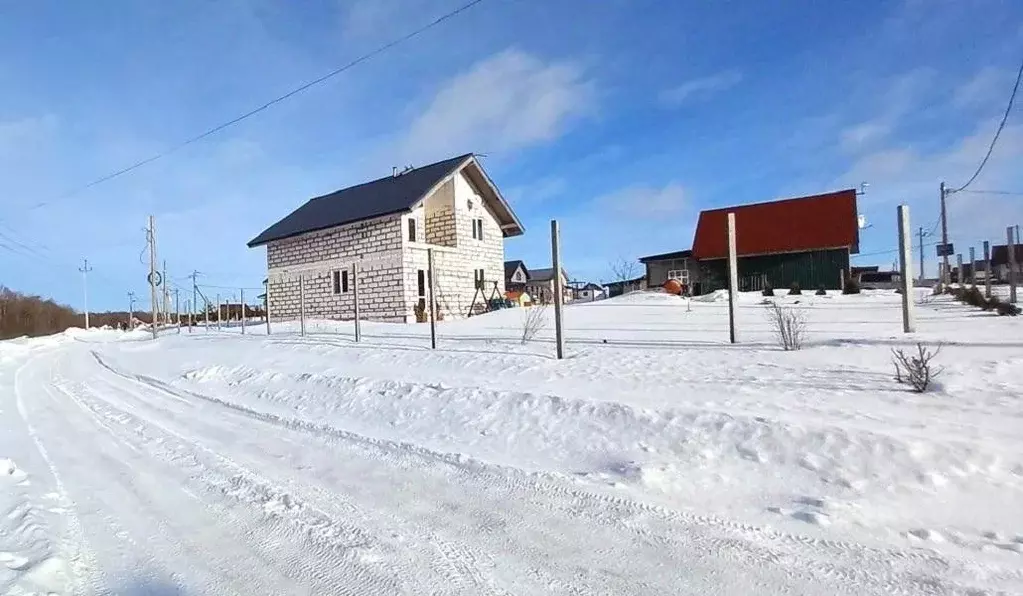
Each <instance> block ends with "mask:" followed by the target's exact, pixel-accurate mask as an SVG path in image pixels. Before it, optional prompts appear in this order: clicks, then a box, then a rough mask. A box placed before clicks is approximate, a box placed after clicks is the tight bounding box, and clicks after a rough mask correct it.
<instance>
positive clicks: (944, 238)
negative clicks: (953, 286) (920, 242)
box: [941, 182, 951, 286]
mask: <svg viewBox="0 0 1023 596" xmlns="http://www.w3.org/2000/svg"><path fill="white" fill-rule="evenodd" d="M947 195H948V190H947V189H946V188H945V183H944V182H942V183H941V245H942V246H941V254H942V263H943V267H942V271H941V285H942V286H944V285H946V284H947V283H949V282H950V281H951V279H950V278H949V271H948V217H947V215H946V213H945V197H946V196H947Z"/></svg>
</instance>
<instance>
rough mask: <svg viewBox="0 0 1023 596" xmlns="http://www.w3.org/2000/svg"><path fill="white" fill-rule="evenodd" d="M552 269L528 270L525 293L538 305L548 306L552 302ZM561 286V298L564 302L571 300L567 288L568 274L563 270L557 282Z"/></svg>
mask: <svg viewBox="0 0 1023 596" xmlns="http://www.w3.org/2000/svg"><path fill="white" fill-rule="evenodd" d="M554 278H555V275H554V269H551V268H547V269H532V270H529V273H528V279H527V280H526V292H528V293H529V295H530V296H532V297H533V300H535V301H536V302H539V303H540V304H550V303H552V302H554V284H555V283H556V282H555V279H554ZM557 283H560V284H561V288H562V296H563V300H564V301H566V302H567V301H569V300H570V299H571V294H572V293H571V289H570V288H569V287H568V274H567V273H565V270H564V269H562V270H561V275H560V276H559V279H558V282H557Z"/></svg>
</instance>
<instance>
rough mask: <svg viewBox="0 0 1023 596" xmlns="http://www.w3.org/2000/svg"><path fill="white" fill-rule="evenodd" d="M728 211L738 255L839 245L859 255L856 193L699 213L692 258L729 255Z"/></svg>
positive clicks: (845, 192) (819, 196)
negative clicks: (732, 223)
mask: <svg viewBox="0 0 1023 596" xmlns="http://www.w3.org/2000/svg"><path fill="white" fill-rule="evenodd" d="M729 213H735V244H736V250H737V252H738V254H739V256H750V255H761V254H772V253H786V252H802V251H807V250H818V249H825V248H843V247H848V248H849V250H850V251H851V252H853V253H857V252H859V243H860V234H859V224H858V221H857V214H856V190H855V189H849V190H841V191H838V192H831V193H826V194H821V195H814V196H809V197H798V198H794V199H784V200H781V201H771V202H767V203H755V204H752V205H739V206H736V207H726V208H723V209H712V210H710V211H701V212H700V220H699V222H697V224H696V237H695V238H694V239H693V255H694V256H695V257H696V258H697V259H700V260H702V259H719V258H724V257H727V256H728V214H729Z"/></svg>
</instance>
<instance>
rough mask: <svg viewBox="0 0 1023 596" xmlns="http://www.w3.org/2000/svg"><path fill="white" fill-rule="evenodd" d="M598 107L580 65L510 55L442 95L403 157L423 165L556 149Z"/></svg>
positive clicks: (456, 81) (458, 80) (418, 122)
mask: <svg viewBox="0 0 1023 596" xmlns="http://www.w3.org/2000/svg"><path fill="white" fill-rule="evenodd" d="M593 103H594V87H593V84H592V83H591V82H590V81H588V80H586V79H584V77H583V72H582V70H581V69H580V67H579V66H578V65H576V64H574V63H572V62H557V63H545V62H543V61H541V60H540V59H539V58H537V57H536V56H533V55H531V54H527V53H525V52H521V51H518V50H506V51H504V52H501V53H499V54H496V55H494V56H491V57H490V58H487V59H486V60H483V61H481V62H479V63H477V64H476V65H474V66H473V67H472V68H471V69H469V70H468V71H467V72H465V73H462V74H460V75H458V76H456V77H454V78H453V79H451V80H449V81H448V82H447V83H446V84H445V85H444V86H443V87H441V89H440V90H439V91H438V92H437V93H436V95H435V96H434V98H433V100H432V101H431V102H430V104H429V105H428V106H427V108H426V110H425V111H424V112H423V113H422V114H421V115H420V116H419V117H417V118H416V119H415V121H414V122H413V123H412V125H411V127H410V128H409V131H408V134H407V135H406V137H405V139H404V141H403V142H402V143H401V144H400V145H399V146H400V150H399V153H400V154H401V156H402V157H403V159H404V160H411V161H413V162H414V163H421V162H422V161H425V160H427V159H431V158H438V157H444V156H447V155H452V154H457V153H466V152H470V151H477V152H499V151H505V150H510V149H517V148H521V147H525V146H528V145H533V144H537V143H542V142H545V141H550V140H553V139H555V138H557V137H559V136H560V135H561V134H562V133H563V132H564V131H565V129H566V128H567V127H568V126H569V124H570V123H571V122H572V121H573V120H575V119H577V118H579V117H580V116H583V115H585V114H587V113H588V112H590V111H591V110H592V109H593Z"/></svg>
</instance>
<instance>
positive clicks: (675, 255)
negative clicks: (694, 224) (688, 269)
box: [639, 250, 693, 264]
mask: <svg viewBox="0 0 1023 596" xmlns="http://www.w3.org/2000/svg"><path fill="white" fill-rule="evenodd" d="M692 256H693V251H691V250H678V251H675V252H666V253H663V254H659V255H650V256H649V257H640V258H639V262H640V263H644V264H645V263H650V262H651V261H668V260H672V259H686V258H689V257H692Z"/></svg>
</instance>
